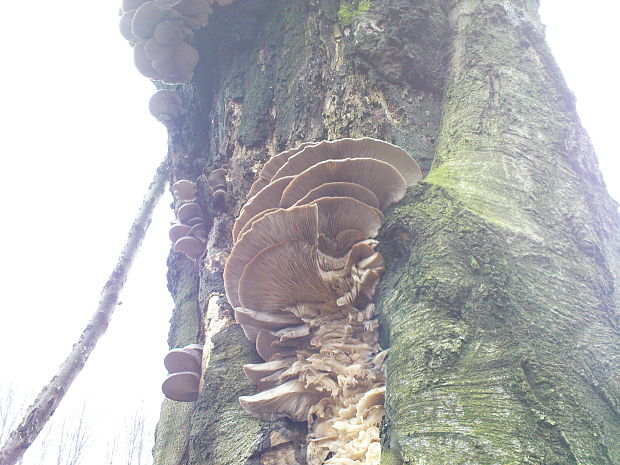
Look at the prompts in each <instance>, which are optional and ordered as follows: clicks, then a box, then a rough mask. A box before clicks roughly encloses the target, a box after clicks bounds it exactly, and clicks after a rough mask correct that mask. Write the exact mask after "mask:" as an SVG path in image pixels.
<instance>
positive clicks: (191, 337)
mask: <svg viewBox="0 0 620 465" xmlns="http://www.w3.org/2000/svg"><path fill="white" fill-rule="evenodd" d="M338 7H339V2H338V1H336V0H314V1H299V2H289V1H285V0H271V1H267V0H244V1H239V2H237V3H234V4H233V5H231V6H230V7H227V8H222V9H220V10H219V11H218V12H217V13H216V14H215V15H214V16H213V17H212V18H211V19H210V25H209V26H208V27H207V28H206V29H204V30H202V31H200V33H199V34H198V38H197V43H196V46H197V48H198V49H199V50H200V54H201V58H200V63H199V66H198V68H197V70H196V73H195V77H194V80H193V82H192V83H190V84H188V85H186V86H183V87H179V91H180V93H181V94H182V95H183V97H184V101H185V105H186V106H187V107H188V110H189V112H188V114H187V115H186V117H185V118H184V119H183V120H180V121H177V125H176V126H174V127H171V128H170V147H169V150H170V151H171V154H172V157H173V178H174V179H180V178H189V179H192V180H194V179H197V178H198V181H199V182H198V185H199V190H200V199H199V200H200V202H201V203H202V205H203V207H204V208H205V210H206V211H207V212H208V215H209V216H210V217H211V218H212V219H213V224H214V226H213V227H212V229H211V233H210V235H211V236H210V239H209V243H210V249H209V251H208V253H207V257H206V262H205V263H206V264H205V265H203V266H201V267H200V269H198V270H197V269H195V268H194V267H193V265H192V264H191V263H189V262H188V261H187V260H186V259H185V258H183V257H180V256H171V258H170V262H169V264H170V273H169V279H170V289H171V292H172V293H173V296H174V297H175V302H176V308H175V312H174V315H173V320H172V326H171V333H170V334H171V336H170V340H169V343H170V345H171V347H173V346H180V345H184V344H187V343H190V342H194V341H196V340H201V339H204V338H205V334H207V335H210V337H211V339H212V341H213V345H212V347H211V349H210V350H208V351H207V352H206V353H207V357H208V359H209V363H208V366H207V367H206V369H205V373H204V379H203V383H204V389H203V392H202V394H201V396H200V399H199V400H198V402H196V403H195V405H194V406H193V407H187V406H186V407H181V408H176V409H175V408H174V405H168V404H165V405H164V408H163V412H164V413H163V415H162V419H161V421H160V425H159V428H158V434H157V444H156V447H155V464H157V465H176V464H181V463H182V464H192V465H193V464H199V463H200V464H205V463H206V464H214V465H221V464H235V465H236V464H239V465H241V464H270V463H274V464H281V463H286V464H287V465H291V464H293V463H299V464H302V463H303V461H304V460H303V456H304V454H303V448H304V444H303V443H302V442H301V439H300V438H303V437H304V436H305V431H303V430H302V427H301V426H300V425H298V424H294V423H292V422H287V421H283V420H280V421H278V422H274V423H269V422H264V421H259V420H256V419H253V418H250V417H248V416H246V415H244V414H243V413H242V411H241V409H240V407H239V405H238V403H237V397H238V396H239V395H244V394H251V393H253V392H254V387H253V386H251V385H250V383H249V382H248V381H247V380H246V379H245V378H244V375H243V373H242V371H241V369H240V367H241V365H242V364H243V363H252V362H255V361H257V360H258V358H257V355H256V354H255V352H254V349H253V348H252V346H251V344H249V343H248V342H247V341H246V340H245V338H244V337H243V334H242V332H241V331H240V330H239V328H238V327H237V326H236V325H233V320H232V317H231V309H230V308H228V307H227V305H226V303H225V301H224V300H223V299H221V298H220V297H219V296H221V295H223V284H222V278H221V264H222V261H223V259H224V257H225V254H226V252H227V250H228V249H229V247H230V240H229V237H230V227H231V226H232V221H233V218H234V217H235V216H236V214H237V213H238V211H239V209H240V205H241V203H242V200H243V197H244V194H245V192H246V191H247V189H248V188H249V186H250V184H251V183H252V181H253V180H254V177H255V174H256V172H257V170H258V169H260V166H262V163H264V161H265V160H267V159H268V158H269V156H271V155H273V154H274V153H277V152H278V151H280V150H284V149H287V148H290V147H292V146H294V145H296V144H297V143H299V142H301V141H311V140H320V139H323V138H330V139H331V138H337V137H347V136H350V137H357V136H363V135H365V136H372V137H377V138H380V139H385V140H388V141H390V142H394V143H396V144H398V145H400V146H402V147H403V148H405V149H406V150H408V151H409V152H410V153H412V154H414V156H415V158H416V160H417V161H418V162H419V163H420V164H421V166H422V167H423V169H424V171H425V173H428V176H427V177H426V179H425V180H424V181H423V182H422V183H421V184H420V185H419V186H417V187H415V188H414V189H412V190H411V191H410V192H409V193H408V195H407V197H406V198H405V200H403V201H402V202H401V203H400V204H398V205H397V206H395V207H393V208H392V209H391V210H390V211H388V212H387V213H388V214H387V215H386V221H385V223H384V228H383V232H382V237H381V244H382V245H381V252H382V253H383V254H384V256H385V258H386V272H385V274H384V276H383V278H382V281H381V285H380V288H379V292H378V295H377V298H376V302H377V305H378V310H379V312H380V314H381V320H382V339H383V345H384V346H385V347H390V349H391V352H390V357H389V362H388V385H387V387H388V395H387V401H386V409H387V410H386V417H385V419H384V425H383V432H382V437H383V442H384V443H383V459H382V463H384V464H389V465H391V464H413V463H428V464H440V463H441V464H442V463H450V464H465V463H476V464H508V463H524V464H571V463H574V464H613V463H620V415H619V411H620V405H619V402H618V399H620V381H619V380H620V376H619V373H620V355H619V354H620V336H619V331H618V327H619V323H620V318H619V316H618V306H617V301H618V295H617V281H616V279H617V278H616V277H617V276H618V275H619V272H620V270H618V266H619V265H618V264H619V263H620V260H618V258H619V257H618V250H619V249H618V245H619V243H618V226H619V220H618V213H617V210H616V208H615V205H614V203H613V201H612V200H611V199H610V198H609V196H608V194H607V193H606V191H605V187H604V184H603V181H602V179H601V176H600V173H599V171H598V166H597V164H596V159H595V157H594V154H593V150H592V147H591V144H590V142H589V139H588V137H587V135H586V134H585V133H584V131H583V129H582V127H581V125H580V123H579V120H578V118H577V115H576V113H575V108H574V102H573V97H572V95H571V93H570V91H569V90H568V89H567V88H566V85H565V83H564V81H563V79H562V77H561V74H560V72H559V70H558V69H557V66H556V64H555V62H554V61H553V58H552V57H551V55H550V53H549V51H548V49H547V46H546V44H545V42H544V36H543V33H542V26H541V24H540V20H539V18H538V16H537V11H536V9H537V4H536V2H535V1H533V0H532V1H526V0H503V1H500V0H486V1H482V0H451V1H442V2H437V1H434V0H433V1H431V0H427V1H416V2H412V1H410V0H375V1H374V2H373V6H372V8H371V9H370V11H368V12H367V13H364V14H362V15H359V16H357V17H356V18H354V20H353V23H352V25H351V26H350V27H345V26H343V25H342V24H340V23H339V21H338ZM431 161H432V163H433V165H432V169H431ZM220 166H224V167H226V168H227V169H228V174H229V176H228V177H229V181H230V184H229V186H228V193H229V194H230V202H229V204H228V208H227V211H225V212H220V211H215V210H213V209H212V208H211V205H210V198H209V195H210V194H209V191H208V189H207V188H206V183H205V180H204V178H205V177H206V175H208V173H209V172H210V171H211V170H213V169H215V168H218V167H220ZM201 176H202V177H201ZM205 322H206V323H205ZM205 325H206V327H205ZM214 328H215V329H214ZM177 405H178V404H177ZM179 425H184V426H183V427H180V426H179ZM284 457H286V458H284Z"/></svg>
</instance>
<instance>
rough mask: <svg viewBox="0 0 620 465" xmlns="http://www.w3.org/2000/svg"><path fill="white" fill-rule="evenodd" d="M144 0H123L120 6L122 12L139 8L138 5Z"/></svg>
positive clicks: (144, 1) (144, 0)
mask: <svg viewBox="0 0 620 465" xmlns="http://www.w3.org/2000/svg"><path fill="white" fill-rule="evenodd" d="M146 1H147V0H123V2H122V4H121V8H122V10H123V12H127V11H131V10H135V9H136V8H139V7H140V5H142V4H143V3H146Z"/></svg>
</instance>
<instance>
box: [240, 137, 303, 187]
mask: <svg viewBox="0 0 620 465" xmlns="http://www.w3.org/2000/svg"><path fill="white" fill-rule="evenodd" d="M309 145H314V142H304V143H303V144H300V145H298V146H297V147H295V148H293V149H289V150H286V151H284V152H280V153H278V154H277V155H274V156H273V157H271V158H270V159H269V160H267V163H265V165H264V166H263V169H262V170H261V172H260V173H259V175H258V178H256V181H254V184H252V187H250V190H249V191H248V193H247V195H246V198H247V199H249V198H251V197H253V196H254V195H256V193H257V192H258V191H260V190H261V189H262V188H264V187H265V186H266V185H267V184H269V183H270V182H271V178H272V177H273V175H274V174H276V172H277V171H278V170H279V169H280V168H281V167H282V165H284V163H286V161H287V160H288V159H289V158H290V157H292V156H293V155H295V154H296V153H298V152H300V151H301V150H303V149H304V148H305V147H308V146H309Z"/></svg>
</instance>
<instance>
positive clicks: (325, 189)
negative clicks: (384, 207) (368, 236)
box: [295, 182, 379, 208]
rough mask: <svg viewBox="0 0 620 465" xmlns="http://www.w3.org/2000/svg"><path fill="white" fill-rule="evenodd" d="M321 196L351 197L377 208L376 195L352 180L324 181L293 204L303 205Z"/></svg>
mask: <svg viewBox="0 0 620 465" xmlns="http://www.w3.org/2000/svg"><path fill="white" fill-rule="evenodd" d="M321 197H352V198H354V199H357V200H359V201H360V202H364V203H365V204H366V205H370V206H371V207H374V208H379V200H377V196H376V195H375V194H374V193H373V192H372V191H371V190H370V189H367V188H366V187H364V186H360V185H359V184H354V183H352V182H326V183H325V184H321V185H320V186H319V187H315V188H314V189H312V190H311V191H310V192H308V194H306V196H305V197H303V198H302V199H301V200H299V201H297V202H296V203H295V205H305V204H307V203H311V202H312V201H314V200H316V199H320V198H321Z"/></svg>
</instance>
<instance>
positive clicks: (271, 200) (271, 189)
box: [232, 177, 293, 241]
mask: <svg viewBox="0 0 620 465" xmlns="http://www.w3.org/2000/svg"><path fill="white" fill-rule="evenodd" d="M292 180H293V178H292V177H290V178H280V179H278V180H277V181H276V182H273V183H271V184H269V185H268V186H267V187H265V188H264V189H262V190H261V191H259V192H258V193H257V194H256V195H255V196H254V197H252V198H251V199H250V200H248V203H246V204H245V205H244V207H243V208H242V209H241V212H239V217H238V218H237V221H235V225H234V226H233V230H232V236H233V241H236V240H237V239H238V238H239V232H240V231H241V229H242V228H243V226H245V224H246V223H247V222H248V221H250V220H251V219H252V218H253V217H254V216H256V215H258V214H259V213H261V212H263V211H265V210H267V209H269V208H276V207H279V206H280V197H282V192H283V191H284V189H285V188H286V186H288V184H289V183H290V182H291V181H292ZM291 205H292V204H291ZM289 206H290V205H289Z"/></svg>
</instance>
